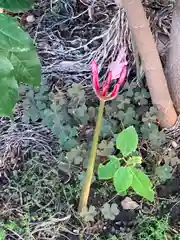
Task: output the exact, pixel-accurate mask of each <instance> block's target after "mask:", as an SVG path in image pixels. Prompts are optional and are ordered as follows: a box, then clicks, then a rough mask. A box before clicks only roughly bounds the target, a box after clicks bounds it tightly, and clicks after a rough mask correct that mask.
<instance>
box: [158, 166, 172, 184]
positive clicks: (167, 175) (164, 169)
mask: <svg viewBox="0 0 180 240" xmlns="http://www.w3.org/2000/svg"><path fill="white" fill-rule="evenodd" d="M172 170H173V169H172V167H171V166H169V165H168V164H164V165H163V166H158V167H156V169H155V175H156V176H157V177H158V179H159V180H160V182H161V183H164V182H165V181H166V180H169V179H171V178H172V175H173V174H172Z"/></svg>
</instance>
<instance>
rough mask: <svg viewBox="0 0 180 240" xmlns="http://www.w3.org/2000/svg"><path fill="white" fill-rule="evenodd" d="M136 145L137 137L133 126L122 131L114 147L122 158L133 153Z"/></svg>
mask: <svg viewBox="0 0 180 240" xmlns="http://www.w3.org/2000/svg"><path fill="white" fill-rule="evenodd" d="M137 145H138V135H137V132H136V130H135V128H134V127H133V126H130V127H128V128H126V129H124V130H123V131H122V132H121V133H120V134H119V135H118V137H117V139H116V147H117V149H119V150H120V151H121V153H122V154H123V156H128V155H129V154H131V153H132V152H134V151H135V150H136V148H137Z"/></svg>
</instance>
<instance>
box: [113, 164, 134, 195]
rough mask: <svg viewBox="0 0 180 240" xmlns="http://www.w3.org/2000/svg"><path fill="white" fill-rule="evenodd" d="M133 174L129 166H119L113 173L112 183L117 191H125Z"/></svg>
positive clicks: (130, 182)
mask: <svg viewBox="0 0 180 240" xmlns="http://www.w3.org/2000/svg"><path fill="white" fill-rule="evenodd" d="M132 180H133V175H132V172H131V168H130V167H120V168H119V169H118V170H117V171H116V172H115V174H114V178H113V183H114V187H115V189H116V191H117V193H122V192H125V191H126V190H127V189H128V188H129V187H130V186H131V184H132Z"/></svg>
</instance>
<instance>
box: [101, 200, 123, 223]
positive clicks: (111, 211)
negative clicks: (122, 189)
mask: <svg viewBox="0 0 180 240" xmlns="http://www.w3.org/2000/svg"><path fill="white" fill-rule="evenodd" d="M101 212H102V215H103V216H104V218H105V219H110V220H114V219H115V217H116V216H117V215H118V214H119V209H118V205H117V204H116V203H113V204H111V205H110V204H109V203H105V204H104V205H103V207H102V208H101Z"/></svg>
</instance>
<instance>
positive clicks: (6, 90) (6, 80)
mask: <svg viewBox="0 0 180 240" xmlns="http://www.w3.org/2000/svg"><path fill="white" fill-rule="evenodd" d="M18 95H19V93H18V84H17V81H16V79H15V78H14V76H13V66H12V65H11V63H10V62H9V60H8V59H7V58H6V57H4V56H3V55H1V54H0V116H11V115H12V109H13V108H14V106H15V104H16V102H17V100H18Z"/></svg>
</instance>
